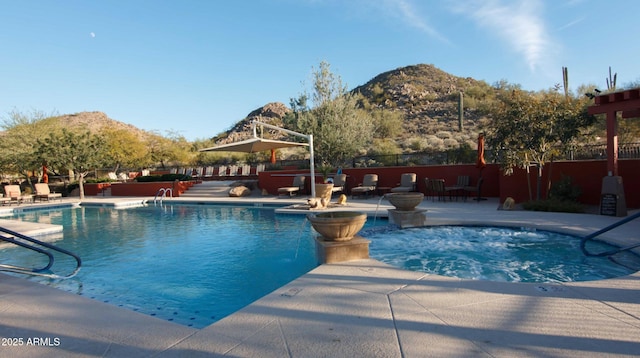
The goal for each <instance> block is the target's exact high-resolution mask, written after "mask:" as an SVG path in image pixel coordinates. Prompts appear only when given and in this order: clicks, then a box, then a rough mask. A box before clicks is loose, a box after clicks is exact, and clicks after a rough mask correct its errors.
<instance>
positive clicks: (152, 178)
mask: <svg viewBox="0 0 640 358" xmlns="http://www.w3.org/2000/svg"><path fill="white" fill-rule="evenodd" d="M175 180H181V181H187V180H192V177H191V175H186V174H162V175H145V176H140V177H137V178H135V179H134V181H137V182H138V183H151V182H157V181H175Z"/></svg>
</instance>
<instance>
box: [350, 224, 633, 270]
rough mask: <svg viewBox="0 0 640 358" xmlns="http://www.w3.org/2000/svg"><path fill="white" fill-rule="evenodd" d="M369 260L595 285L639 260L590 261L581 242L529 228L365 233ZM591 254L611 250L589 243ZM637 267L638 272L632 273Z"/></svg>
mask: <svg viewBox="0 0 640 358" xmlns="http://www.w3.org/2000/svg"><path fill="white" fill-rule="evenodd" d="M360 235H362V236H364V237H365V238H367V239H369V240H371V244H370V256H371V257H373V258H376V259H378V260H380V261H382V262H385V263H388V264H390V265H392V266H396V267H399V268H403V269H407V270H414V271H422V272H426V273H433V274H439V275H443V276H449V277H458V278H464V279H476V280H491V281H506V282H571V281H592V280H600V279H606V278H612V277H619V276H624V275H628V274H631V273H633V272H635V271H636V270H637V269H638V268H640V263H639V258H638V257H637V256H636V255H633V254H629V253H626V254H623V256H624V257H620V258H619V259H620V260H624V261H626V263H627V266H621V265H619V264H616V263H613V262H611V261H610V260H608V259H607V258H604V257H586V256H584V255H583V254H582V251H581V250H580V239H579V238H577V237H575V236H570V235H564V234H559V233H554V232H549V231H539V230H535V229H530V228H518V229H514V228H505V227H473V226H472V227H466V226H435V227H424V228H412V229H404V230H397V229H395V228H393V227H391V226H390V227H387V228H384V229H377V228H376V229H369V230H364V231H362V232H361V233H360ZM589 245H590V247H591V250H593V251H595V252H604V251H607V250H610V249H611V248H612V247H611V246H609V245H607V244H604V243H598V242H593V241H592V242H590V243H589ZM633 267H635V269H633Z"/></svg>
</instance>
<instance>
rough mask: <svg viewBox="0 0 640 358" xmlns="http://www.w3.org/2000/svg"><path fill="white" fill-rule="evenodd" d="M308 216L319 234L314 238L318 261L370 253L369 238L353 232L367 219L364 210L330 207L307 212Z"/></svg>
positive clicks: (337, 260) (352, 257) (353, 257)
mask: <svg viewBox="0 0 640 358" xmlns="http://www.w3.org/2000/svg"><path fill="white" fill-rule="evenodd" d="M307 219H308V220H309V222H311V226H313V228H314V230H315V231H316V232H317V233H318V234H319V236H317V237H316V239H315V241H316V257H317V258H318V263H319V264H326V263H336V262H343V261H351V260H359V259H366V258H368V257H369V240H366V239H365V238H363V237H360V236H357V235H356V234H357V233H358V231H360V229H362V227H363V226H364V224H365V222H366V221H367V214H365V213H361V212H356V211H331V212H324V213H318V214H309V215H307Z"/></svg>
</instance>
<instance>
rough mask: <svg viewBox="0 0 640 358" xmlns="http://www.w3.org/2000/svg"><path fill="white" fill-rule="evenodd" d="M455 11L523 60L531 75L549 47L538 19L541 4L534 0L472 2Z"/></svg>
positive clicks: (544, 30)
mask: <svg viewBox="0 0 640 358" xmlns="http://www.w3.org/2000/svg"><path fill="white" fill-rule="evenodd" d="M455 11H457V12H463V13H465V14H466V15H468V16H470V17H471V18H472V19H473V20H474V21H476V22H477V23H478V24H479V25H480V26H482V27H485V28H487V29H489V30H490V31H492V32H493V33H494V34H495V35H496V36H499V37H502V38H503V39H504V40H505V41H506V42H507V44H508V45H509V46H510V47H512V48H513V49H514V51H515V52H517V53H520V54H521V55H522V56H523V57H524V59H525V61H526V63H527V65H528V66H529V68H530V69H531V70H532V71H535V70H536V69H537V68H539V67H540V66H541V62H542V60H543V55H544V54H545V52H547V51H548V50H549V48H550V47H551V39H550V38H549V36H548V34H547V30H546V28H545V25H544V21H543V19H542V4H541V2H540V1H538V0H519V1H504V2H503V1H501V0H485V1H475V2H471V3H466V4H465V5H462V6H457V7H456V8H455Z"/></svg>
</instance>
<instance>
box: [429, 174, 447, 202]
mask: <svg viewBox="0 0 640 358" xmlns="http://www.w3.org/2000/svg"><path fill="white" fill-rule="evenodd" d="M425 180H426V181H427V190H428V192H430V193H431V195H432V196H431V200H432V201H435V200H436V197H437V198H438V200H439V201H444V200H445V198H446V197H445V194H446V193H447V191H446V190H445V186H444V179H426V178H425Z"/></svg>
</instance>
